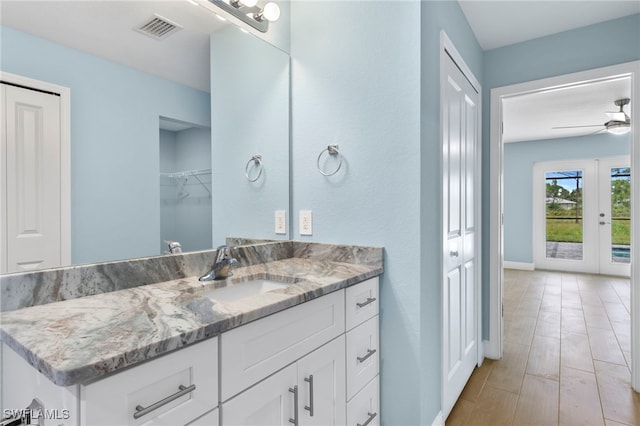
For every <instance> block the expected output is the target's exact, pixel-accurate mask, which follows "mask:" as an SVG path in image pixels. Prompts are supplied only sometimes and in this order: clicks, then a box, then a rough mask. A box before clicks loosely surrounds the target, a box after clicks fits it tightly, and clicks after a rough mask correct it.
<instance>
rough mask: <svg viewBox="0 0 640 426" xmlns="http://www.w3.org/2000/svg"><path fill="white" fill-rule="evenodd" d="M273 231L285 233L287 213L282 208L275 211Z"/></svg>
mask: <svg viewBox="0 0 640 426" xmlns="http://www.w3.org/2000/svg"><path fill="white" fill-rule="evenodd" d="M275 232H276V234H286V233H287V214H286V212H285V211H284V210H276V211H275Z"/></svg>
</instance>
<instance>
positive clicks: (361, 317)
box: [345, 278, 380, 426]
mask: <svg viewBox="0 0 640 426" xmlns="http://www.w3.org/2000/svg"><path fill="white" fill-rule="evenodd" d="M345 305H346V307H345V309H346V318H347V349H346V373H347V374H346V378H347V399H346V402H347V422H346V424H347V425H349V426H377V425H378V424H379V423H380V405H379V387H380V383H379V382H380V376H379V371H380V367H379V355H380V345H379V343H380V342H379V324H378V323H379V315H378V279H377V278H374V279H371V280H367V281H365V282H363V283H361V284H358V285H355V286H352V287H349V288H347V291H346V304H345Z"/></svg>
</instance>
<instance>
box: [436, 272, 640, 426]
mask: <svg viewBox="0 0 640 426" xmlns="http://www.w3.org/2000/svg"><path fill="white" fill-rule="evenodd" d="M504 276H505V281H504V357H503V359H501V360H499V361H493V360H489V359H487V360H485V361H484V363H483V365H482V367H480V368H476V370H475V371H474V373H473V375H472V376H471V378H470V379H469V382H468V383H467V385H466V387H465V389H464V391H463V392H462V395H461V396H460V399H459V400H458V402H457V403H456V405H455V406H454V408H453V410H452V412H451V414H450V415H449V418H448V419H447V421H446V425H447V426H457V425H533V424H537V425H557V424H560V425H607V426H614V425H616V426H617V425H639V424H640V394H637V393H634V392H633V391H632V390H631V387H630V370H629V365H630V363H631V356H630V351H631V349H630V315H629V306H630V294H629V280H628V279H623V278H616V277H607V276H599V275H585V274H569V273H562V272H549V271H532V272H529V271H515V270H505V274H504Z"/></svg>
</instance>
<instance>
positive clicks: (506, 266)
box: [502, 260, 535, 271]
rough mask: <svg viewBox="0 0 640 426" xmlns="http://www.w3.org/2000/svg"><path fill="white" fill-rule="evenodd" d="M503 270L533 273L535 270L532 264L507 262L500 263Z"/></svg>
mask: <svg viewBox="0 0 640 426" xmlns="http://www.w3.org/2000/svg"><path fill="white" fill-rule="evenodd" d="M502 266H503V268H504V269H518V270H520V271H533V270H534V269H535V265H534V264H533V263H526V262H509V261H508V260H505V261H504V262H503V263H502Z"/></svg>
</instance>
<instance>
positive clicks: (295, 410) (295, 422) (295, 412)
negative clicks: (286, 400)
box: [289, 385, 298, 426]
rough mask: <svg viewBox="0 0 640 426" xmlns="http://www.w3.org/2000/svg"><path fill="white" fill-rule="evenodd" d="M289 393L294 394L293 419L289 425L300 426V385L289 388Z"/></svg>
mask: <svg viewBox="0 0 640 426" xmlns="http://www.w3.org/2000/svg"><path fill="white" fill-rule="evenodd" d="M289 392H291V393H292V394H293V418H292V419H289V423H293V426H298V385H295V386H294V387H292V388H289Z"/></svg>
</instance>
